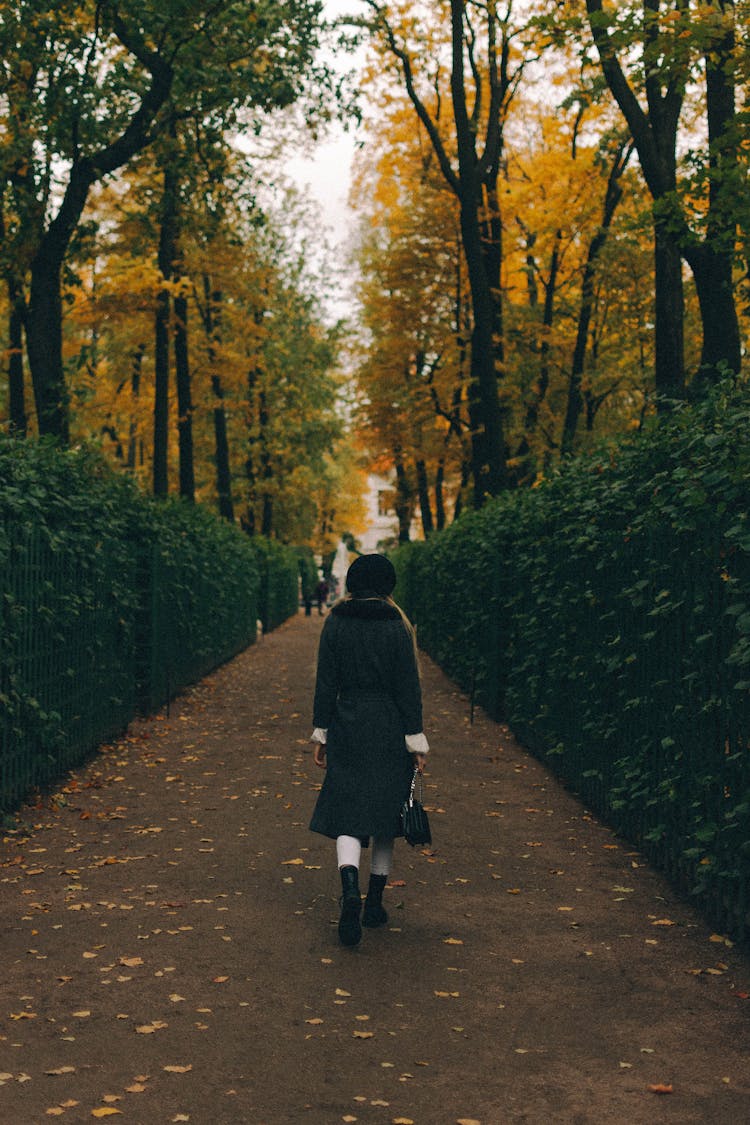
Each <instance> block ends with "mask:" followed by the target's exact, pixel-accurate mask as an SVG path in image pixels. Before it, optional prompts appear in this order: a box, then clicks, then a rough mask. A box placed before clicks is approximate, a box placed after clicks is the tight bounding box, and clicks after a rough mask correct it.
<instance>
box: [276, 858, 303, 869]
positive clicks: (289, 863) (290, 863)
mask: <svg viewBox="0 0 750 1125" xmlns="http://www.w3.org/2000/svg"><path fill="white" fill-rule="evenodd" d="M304 862H305V861H304V859H300V858H299V857H298V858H297V859H285V860H283V862H282V864H281V866H282V867H299V866H300V864H304Z"/></svg>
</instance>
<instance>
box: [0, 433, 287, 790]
mask: <svg viewBox="0 0 750 1125" xmlns="http://www.w3.org/2000/svg"><path fill="white" fill-rule="evenodd" d="M297 572H298V565H297V557H296V554H294V552H293V551H292V549H291V548H284V547H280V546H278V545H277V544H266V543H265V541H260V540H254V539H249V538H248V537H247V536H246V535H245V534H244V533H242V532H241V531H240V530H239V529H237V528H235V527H232V526H231V525H229V524H227V523H226V522H225V521H223V520H221V519H219V518H218V517H216V516H214V515H213V514H211V513H210V512H208V511H207V510H206V509H204V508H201V507H200V506H195V505H188V504H185V503H184V502H182V501H177V500H170V501H167V502H157V501H155V500H154V499H153V498H151V497H147V496H145V495H143V494H142V493H140V492H139V491H138V490H137V489H136V487H135V486H134V485H133V484H132V482H131V481H130V480H128V479H127V478H125V477H123V476H121V475H118V474H115V473H113V472H112V471H111V469H110V468H109V467H108V466H107V465H106V464H105V463H104V462H103V461H102V460H101V459H100V458H99V457H98V456H97V455H96V454H94V453H91V452H88V451H85V450H84V451H70V452H62V451H60V450H58V449H57V448H56V447H55V446H54V445H52V444H49V443H47V442H45V441H41V442H19V441H14V440H12V439H10V438H8V437H4V436H0V614H1V617H0V707H1V710H0V809H3V810H8V809H11V808H13V807H14V806H15V805H16V804H17V803H18V801H19V800H21V799H22V798H23V796H24V794H25V793H26V792H27V791H28V790H29V788H31V787H32V786H34V785H40V784H44V783H46V782H48V781H50V780H51V779H53V778H55V777H57V776H59V775H60V774H61V773H62V772H64V771H65V770H66V769H68V768H70V767H71V766H72V765H74V764H76V763H77V762H79V761H81V760H83V759H84V758H85V757H86V756H87V755H88V754H89V753H90V752H91V751H92V750H93V749H95V748H96V746H98V745H99V744H100V743H101V742H103V741H106V740H107V739H108V738H111V737H113V736H115V735H116V734H119V733H120V732H121V731H122V730H123V729H124V728H125V726H126V725H127V723H128V722H129V720H130V719H131V718H132V717H133V715H134V714H135V713H136V712H137V711H138V710H141V711H151V710H154V709H155V708H157V707H159V706H160V705H161V704H162V703H164V702H165V701H166V700H167V699H169V698H170V697H171V696H173V695H175V694H176V693H177V692H179V691H180V690H181V689H182V688H184V687H185V686H186V685H187V684H189V683H192V682H194V681H195V680H197V679H199V678H200V677H201V676H203V675H205V674H206V673H207V672H209V671H210V670H211V669H212V668H215V667H216V666H217V665H218V664H221V663H222V662H224V661H225V660H227V659H229V658H230V657H231V656H233V655H235V654H236V653H237V652H239V651H240V650H241V649H243V648H245V647H246V646H247V645H248V644H251V643H252V642H253V641H254V640H255V637H256V629H257V622H258V620H259V619H260V620H262V621H263V622H264V625H265V627H266V628H274V627H275V626H276V625H278V624H280V622H281V621H282V620H284V618H285V617H288V616H289V615H290V614H292V613H295V612H296V610H297V601H296V592H297ZM292 585H293V587H294V598H293V599H292V597H291V594H290V591H291V588H292Z"/></svg>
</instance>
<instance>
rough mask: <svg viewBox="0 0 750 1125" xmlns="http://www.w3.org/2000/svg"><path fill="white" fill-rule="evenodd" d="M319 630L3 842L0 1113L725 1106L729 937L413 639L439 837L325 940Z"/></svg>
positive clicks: (488, 1115)
mask: <svg viewBox="0 0 750 1125" xmlns="http://www.w3.org/2000/svg"><path fill="white" fill-rule="evenodd" d="M319 627H320V619H319V618H317V617H312V618H305V617H303V616H300V617H298V618H297V619H296V620H293V621H291V622H288V623H287V624H286V625H285V626H283V627H282V628H281V629H280V630H278V631H277V632H276V633H275V634H272V635H271V636H269V637H267V638H266V639H265V640H264V641H263V642H262V643H261V644H259V645H258V646H256V647H255V648H253V649H250V650H249V651H248V652H246V653H244V654H243V655H242V656H240V657H238V658H237V659H236V660H234V661H233V662H232V663H231V664H229V665H227V666H225V667H224V668H222V669H220V670H219V671H218V672H216V673H215V674H214V675H213V676H211V677H210V678H209V679H207V680H205V681H204V682H203V683H201V684H200V685H198V686H197V687H196V688H194V689H193V690H191V691H190V692H188V693H187V694H186V695H184V696H183V697H181V699H180V700H178V701H177V703H176V704H173V705H172V709H171V714H170V715H169V717H165V716H160V717H158V718H156V719H154V720H151V721H148V722H145V723H140V724H136V725H134V727H133V728H132V729H131V731H130V732H129V734H128V737H126V738H125V739H123V741H122V742H120V743H118V744H117V745H115V746H113V747H111V748H108V749H106V750H105V751H104V752H103V753H102V754H101V755H100V756H98V757H97V758H96V760H95V761H94V762H93V763H92V764H91V765H90V766H89V767H88V768H86V769H84V770H81V771H80V772H78V773H77V774H76V775H75V777H74V778H73V779H72V781H71V782H70V784H68V785H67V786H65V788H64V789H61V791H60V792H59V793H58V794H56V795H55V796H54V797H53V798H52V799H51V800H49V799H47V800H46V801H45V804H44V807H41V808H39V809H34V810H28V809H27V810H24V812H23V814H22V820H23V822H24V824H25V825H26V831H24V832H21V833H19V834H17V835H10V836H7V837H6V838H5V840H4V842H3V845H2V848H1V849H0V860H2V862H3V868H2V870H1V871H0V878H2V883H3V887H2V896H1V903H0V924H1V925H2V934H3V937H2V942H3V965H4V970H5V971H4V973H3V978H4V979H3V982H2V985H0V1072H2V1073H0V1122H1V1123H2V1125H27V1123H31V1122H41V1121H47V1120H49V1119H50V1118H54V1117H60V1118H62V1120H63V1121H65V1122H67V1123H71V1122H89V1121H91V1120H95V1119H97V1118H103V1119H106V1118H107V1117H112V1118H113V1120H118V1119H121V1120H122V1121H129V1122H133V1123H136V1125H161V1123H166V1122H178V1121H190V1122H192V1123H193V1125H225V1123H226V1125H229V1123H232V1125H234V1123H240V1125H296V1123H297V1122H299V1123H309V1125H333V1123H337V1122H355V1121H356V1122H361V1123H363V1125H364V1123H373V1125H375V1123H377V1125H385V1123H392V1122H407V1121H408V1122H414V1123H415V1125H454V1123H455V1122H459V1121H464V1122H465V1121H470V1122H481V1125H504V1123H505V1122H529V1123H532V1125H549V1123H550V1122H551V1123H563V1125H573V1123H595V1122H596V1123H597V1125H598V1123H602V1122H607V1123H614V1125H641V1123H642V1125H654V1123H661V1122H670V1123H679V1125H688V1123H691V1122H704V1123H706V1125H734V1123H737V1125H746V1123H747V1122H748V1121H749V1120H750V1000H748V999H747V994H748V992H749V991H750V961H749V960H748V958H747V955H743V954H742V953H741V952H740V951H739V950H738V949H733V948H731V947H730V946H729V945H728V944H727V943H726V942H725V941H723V940H722V939H721V935H712V934H711V930H710V929H709V928H708V927H707V926H706V925H705V924H704V923H703V922H702V921H701V920H700V919H699V918H698V917H697V916H696V915H695V914H694V913H693V911H692V910H691V909H690V908H689V907H688V906H687V905H686V904H685V903H684V902H681V901H680V900H679V899H678V898H676V896H675V895H674V894H673V893H672V892H671V891H670V890H669V889H668V887H667V886H666V885H665V884H664V882H663V881H662V880H661V879H660V878H659V877H658V876H657V875H656V874H654V873H653V872H652V871H651V870H650V869H649V868H648V867H647V866H644V865H643V864H642V861H641V860H640V858H639V856H638V855H637V854H634V853H633V852H632V850H630V849H629V848H628V847H627V846H626V845H623V844H622V843H621V842H620V841H618V840H617V839H616V838H615V837H614V836H613V835H612V834H611V833H610V832H609V831H608V830H607V829H606V828H604V827H602V826H601V825H600V824H599V823H597V822H596V821H595V820H594V819H593V818H591V817H590V816H588V815H587V814H586V813H585V812H584V810H583V809H582V807H581V806H580V805H579V804H578V803H577V802H576V801H575V800H574V799H573V798H572V797H571V796H570V795H569V794H567V793H566V792H565V791H563V790H562V789H561V788H560V787H559V786H558V785H557V783H556V782H555V781H553V780H552V779H551V778H550V776H549V775H548V774H547V773H546V772H545V770H544V769H543V768H542V767H541V766H540V765H539V764H538V763H537V762H536V761H535V760H534V759H532V758H530V757H527V756H526V755H525V754H524V753H523V752H522V751H521V750H520V748H519V747H518V746H517V745H516V744H515V743H514V741H513V739H512V738H511V737H510V736H509V734H508V732H507V731H506V730H505V729H504V728H503V727H501V726H498V725H497V724H495V723H492V722H490V721H489V720H488V719H486V718H485V717H484V716H483V715H481V714H479V715H477V716H476V718H475V723H474V725H473V727H470V726H469V723H468V707H467V703H466V699H465V698H464V697H463V696H462V695H461V693H459V692H457V691H456V690H455V689H454V688H453V686H452V685H451V684H450V683H449V682H448V681H447V680H446V679H445V677H444V676H443V675H442V674H441V673H440V672H439V671H438V670H437V669H436V668H435V667H434V666H433V665H431V664H430V662H429V661H428V660H427V659H426V658H425V659H424V660H423V676H424V688H425V713H426V716H427V728H426V729H427V732H428V735H429V736H430V740H431V743H432V745H433V750H434V756H433V759H432V762H431V768H430V771H429V775H428V778H427V781H428V786H429V787H428V790H427V803H428V805H430V806H431V807H432V808H433V812H432V817H431V819H432V822H433V827H434V836H435V846H434V849H433V854H419V853H415V852H414V851H412V850H411V849H409V848H408V847H407V846H406V845H405V844H403V842H401V843H400V844H399V845H398V847H397V853H396V862H397V866H396V870H394V872H393V881H394V885H393V886H392V887H391V888H390V889H389V890H387V891H386V906H387V907H388V909H389V911H390V914H391V923H390V926H389V927H386V928H384V929H383V930H377V931H365V933H364V937H363V941H362V944H361V945H360V946H359V947H358V948H357V949H355V950H349V949H342V948H341V947H339V945H338V944H337V937H336V920H337V896H338V885H337V883H338V880H337V875H336V872H335V867H334V861H333V848H332V844H331V843H330V842H329V841H326V840H324V839H322V838H320V837H316V836H314V835H312V834H311V833H309V832H308V830H307V822H308V818H309V815H310V811H311V808H312V804H313V801H314V790H315V788H316V786H317V785H318V784H319V781H320V775H319V773H318V771H317V770H316V769H315V767H314V765H313V763H312V759H311V755H310V753H309V749H308V743H307V738H308V735H309V730H310V725H309V710H310V699H311V692H312V679H313V671H314V658H315V647H316V643H317V635H318V630H319ZM652 1087H671V1088H672V1092H671V1093H663V1094H660V1093H657V1092H654V1090H653V1089H652Z"/></svg>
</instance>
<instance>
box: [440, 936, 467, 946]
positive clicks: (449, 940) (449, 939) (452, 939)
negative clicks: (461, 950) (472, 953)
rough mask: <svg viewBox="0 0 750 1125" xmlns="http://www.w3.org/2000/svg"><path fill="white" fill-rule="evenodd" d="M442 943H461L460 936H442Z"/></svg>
mask: <svg viewBox="0 0 750 1125" xmlns="http://www.w3.org/2000/svg"><path fill="white" fill-rule="evenodd" d="M443 945H463V942H462V941H461V938H456V937H447V938H443Z"/></svg>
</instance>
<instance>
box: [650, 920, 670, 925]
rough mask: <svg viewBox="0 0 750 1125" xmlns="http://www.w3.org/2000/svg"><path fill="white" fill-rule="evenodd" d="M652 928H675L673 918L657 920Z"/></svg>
mask: <svg viewBox="0 0 750 1125" xmlns="http://www.w3.org/2000/svg"><path fill="white" fill-rule="evenodd" d="M651 925H652V926H674V922H673V921H672V919H671V918H657V919H656V921H654V922H652V923H651Z"/></svg>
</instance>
